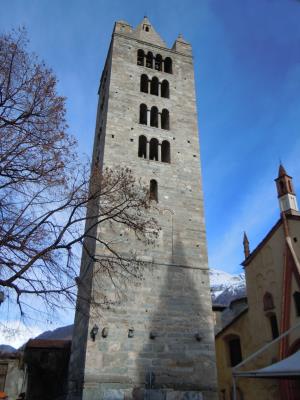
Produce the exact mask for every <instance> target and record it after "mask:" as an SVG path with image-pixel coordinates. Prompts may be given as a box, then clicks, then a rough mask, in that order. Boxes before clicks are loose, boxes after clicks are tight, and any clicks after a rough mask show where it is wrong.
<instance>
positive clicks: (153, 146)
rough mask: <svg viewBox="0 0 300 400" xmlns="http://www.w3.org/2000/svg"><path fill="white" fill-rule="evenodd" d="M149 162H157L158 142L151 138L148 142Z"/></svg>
mask: <svg viewBox="0 0 300 400" xmlns="http://www.w3.org/2000/svg"><path fill="white" fill-rule="evenodd" d="M149 158H150V160H155V161H157V160H158V140H157V139H155V138H152V139H151V140H150V154H149Z"/></svg>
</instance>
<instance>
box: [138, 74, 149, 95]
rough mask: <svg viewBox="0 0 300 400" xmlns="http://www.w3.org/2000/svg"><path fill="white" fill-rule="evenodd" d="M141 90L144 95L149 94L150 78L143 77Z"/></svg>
mask: <svg viewBox="0 0 300 400" xmlns="http://www.w3.org/2000/svg"><path fill="white" fill-rule="evenodd" d="M140 90H141V92H143V93H148V76H147V75H144V74H143V75H141V84H140Z"/></svg>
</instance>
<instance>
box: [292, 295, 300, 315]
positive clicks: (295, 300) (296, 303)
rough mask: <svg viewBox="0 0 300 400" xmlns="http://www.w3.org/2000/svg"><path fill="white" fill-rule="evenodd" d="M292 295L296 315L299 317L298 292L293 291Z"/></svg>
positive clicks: (299, 301) (299, 300)
mask: <svg viewBox="0 0 300 400" xmlns="http://www.w3.org/2000/svg"><path fill="white" fill-rule="evenodd" d="M293 297H294V303H295V308H296V315H297V317H300V292H294V294H293Z"/></svg>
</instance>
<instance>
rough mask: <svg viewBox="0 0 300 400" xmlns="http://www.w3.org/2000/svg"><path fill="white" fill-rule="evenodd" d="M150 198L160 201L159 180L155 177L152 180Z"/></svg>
mask: <svg viewBox="0 0 300 400" xmlns="http://www.w3.org/2000/svg"><path fill="white" fill-rule="evenodd" d="M149 199H150V200H153V201H156V202H158V188H157V181H156V180H155V179H151V181H150V193H149Z"/></svg>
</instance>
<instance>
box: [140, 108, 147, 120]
mask: <svg viewBox="0 0 300 400" xmlns="http://www.w3.org/2000/svg"><path fill="white" fill-rule="evenodd" d="M140 124H143V125H147V106H146V104H141V105H140Z"/></svg>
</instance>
